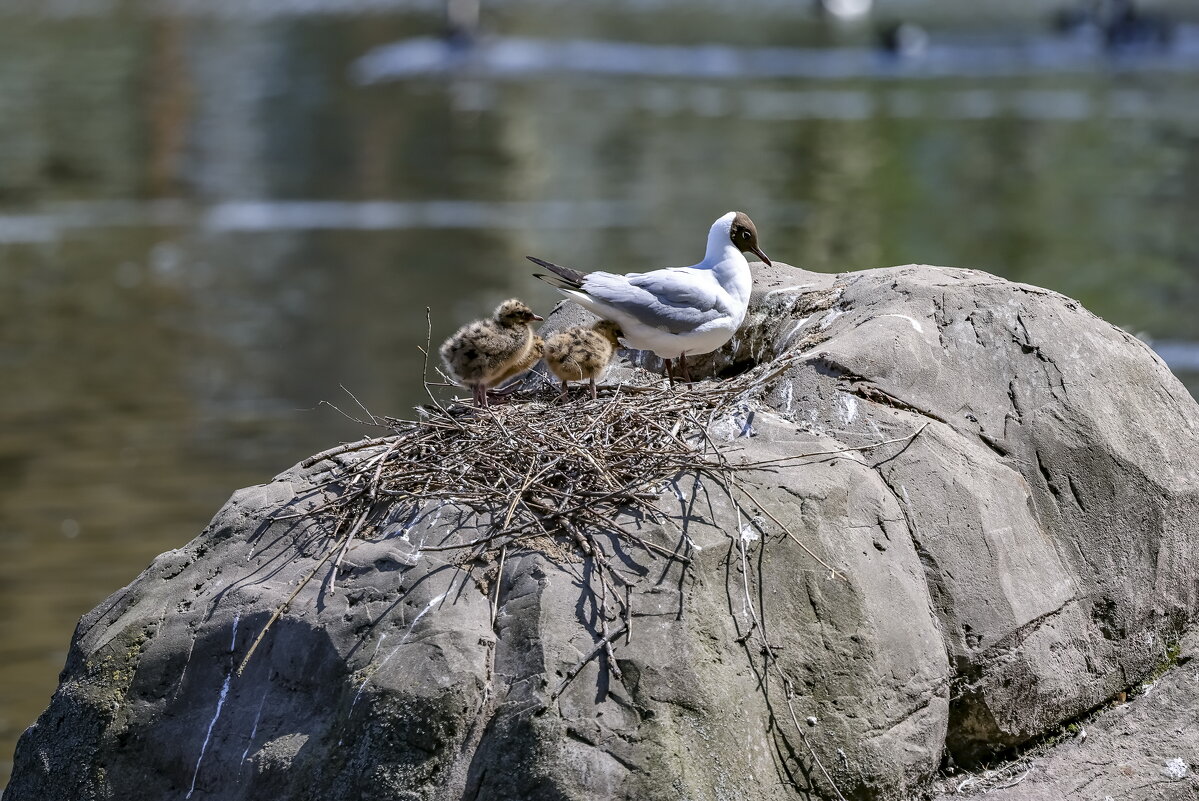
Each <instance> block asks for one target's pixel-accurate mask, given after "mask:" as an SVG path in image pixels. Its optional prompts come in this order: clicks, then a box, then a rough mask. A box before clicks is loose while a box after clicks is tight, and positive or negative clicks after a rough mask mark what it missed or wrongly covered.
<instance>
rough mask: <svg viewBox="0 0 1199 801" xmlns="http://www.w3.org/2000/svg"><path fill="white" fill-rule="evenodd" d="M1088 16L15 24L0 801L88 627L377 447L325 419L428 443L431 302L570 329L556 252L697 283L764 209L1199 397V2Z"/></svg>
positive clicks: (3, 451)
mask: <svg viewBox="0 0 1199 801" xmlns="http://www.w3.org/2000/svg"><path fill="white" fill-rule="evenodd" d="M459 1H460V0H455V2H459ZM469 5H470V4H469V2H468V3H467V4H466V6H465V8H466V12H467V15H468V16H469V11H470V8H469ZM1058 9H1059V6H1056V5H1054V4H1052V3H1049V2H1040V1H1037V0H1016V1H1014V2H1005V3H986V4H983V3H962V2H960V0H878V3H877V5H876V6H875V7H874V9H873V13H871V14H869V15H867V16H864V17H862V18H861V19H859V20H857V21H856V22H853V23H846V22H838V21H837V19H836V18H835V17H832V16H829V15H823V16H822V15H818V14H816V13H814V12H813V10H812V8H811V7H810V6H808V5H806V4H804V3H803V2H801V0H791V1H790V2H781V1H780V0H759V1H758V2H754V1H753V0H739V2H737V3H721V2H703V1H702V0H692V1H690V2H688V1H687V0H677V2H672V0H640V1H636V0H613V1H612V2H607V3H590V4H581V3H572V2H566V0H560V2H553V1H552V0H545V1H543V2H521V1H519V0H509V1H508V2H487V0H484V4H483V7H482V13H481V19H480V29H479V32H478V34H477V37H476V38H474V39H473V45H472V44H470V42H471V41H472V40H471V38H470V36H471V32H470V31H462V30H460V31H458V32H457V34H456V36H455V37H453V38H451V39H446V38H444V37H443V35H442V34H443V32H444V30H445V26H444V20H443V8H442V4H441V3H437V2H403V1H402V0H203V1H202V0H174V1H173V2H171V1H168V0H161V2H155V1H154V0H144V1H143V2H130V1H128V0H125V1H121V0H0V386H2V390H0V786H2V785H3V783H4V782H5V781H6V780H7V776H8V771H9V769H10V767H11V761H10V759H11V754H12V750H13V747H14V745H15V741H16V738H17V736H18V735H19V733H20V732H21V731H22V730H23V729H24V728H25V727H26V726H28V725H29V724H30V723H31V722H32V721H33V720H34V718H35V717H36V716H37V714H38V713H39V712H40V711H41V710H42V709H43V708H44V707H45V705H46V703H47V701H48V699H49V695H50V693H51V692H52V690H53V688H54V686H55V681H56V676H57V673H58V671H59V670H60V668H61V667H62V664H63V660H64V658H65V655H66V647H67V643H68V641H69V638H70V635H71V631H72V629H73V627H74V625H75V622H76V620H77V619H78V617H79V616H80V615H81V614H82V613H83V612H85V611H86V610H88V609H89V608H91V607H92V606H94V605H95V604H96V603H98V602H99V601H100V600H101V599H103V598H104V597H105V596H107V595H108V594H110V593H111V592H113V591H114V590H116V589H117V588H119V587H121V586H122V585H124V584H125V583H127V582H128V581H130V580H131V579H133V578H134V576H135V575H136V574H137V573H138V572H139V571H140V570H141V569H142V568H143V567H145V565H146V564H147V563H148V562H149V561H150V560H151V559H152V558H153V557H154V556H155V555H156V554H158V553H160V552H162V551H164V550H167V549H170V548H175V547H178V546H181V545H182V544H184V543H186V542H187V541H188V540H189V539H190V538H192V537H193V536H194V535H195V534H196V533H198V532H199V531H200V529H201V528H202V527H203V526H204V525H205V523H206V522H207V521H208V519H209V518H210V517H211V516H212V514H213V513H214V512H215V511H216V509H217V507H218V506H219V505H220V504H221V503H223V502H224V500H225V499H226V498H227V497H228V495H229V494H230V493H231V492H232V491H233V490H234V489H236V488H238V487H240V486H244V485H248V484H254V483H261V482H264V481H267V480H269V479H270V477H271V476H273V475H274V474H276V473H278V472H280V471H281V470H283V469H284V468H286V467H288V466H289V465H291V464H293V463H294V462H296V461H298V460H299V459H301V458H303V457H304V456H306V455H308V454H310V453H313V452H315V451H318V450H321V449H324V448H326V447H328V446H330V445H333V444H335V443H336V442H338V441H341V440H347V439H353V438H357V437H358V436H360V435H362V434H363V433H373V432H369V431H365V430H364V429H363V428H362V426H360V425H357V424H355V423H353V422H351V421H350V420H348V419H347V418H346V417H345V416H343V415H342V414H340V413H338V412H337V411H335V410H334V409H333V408H332V407H331V406H328V405H324V404H322V402H323V401H325V402H329V403H331V404H335V405H336V406H338V407H340V408H341V409H343V410H345V411H347V412H348V413H350V414H353V415H357V416H362V415H363V412H362V410H361V409H360V408H359V407H358V405H357V403H356V401H355V398H356V399H357V401H359V402H361V404H362V405H364V406H366V407H368V408H369V409H370V410H371V411H372V412H374V413H376V414H390V415H396V416H406V415H409V414H411V407H412V406H413V405H414V404H417V403H419V402H420V401H421V399H422V397H423V391H422V389H421V384H420V376H421V361H422V357H421V354H420V352H419V351H418V349H417V348H418V346H419V345H423V344H424V342H425V339H426V313H425V307H426V306H428V307H430V308H431V315H432V337H433V342H434V344H436V343H437V342H438V341H439V340H440V338H442V337H444V336H445V335H446V334H447V333H448V332H449V331H451V330H452V329H453V328H454V327H455V326H456V325H458V324H460V323H462V322H463V321H464V320H466V319H468V318H470V317H472V316H475V315H479V314H481V313H484V312H486V311H487V310H489V309H490V308H491V307H492V306H493V305H494V304H495V303H496V302H498V301H499V300H502V299H503V298H505V297H508V296H512V295H519V296H522V297H525V298H526V299H528V300H530V301H531V302H532V303H533V305H534V307H535V308H537V309H538V310H539V311H541V312H545V311H548V310H549V308H550V307H551V304H552V303H553V302H554V297H553V295H552V293H551V292H550V291H549V290H547V288H545V287H544V286H541V285H540V284H539V283H538V282H537V281H535V280H534V279H532V278H531V277H530V268H529V265H528V264H527V263H526V262H525V261H524V260H523V258H522V257H523V256H524V254H526V253H537V254H540V255H543V256H546V257H549V258H553V259H555V260H558V261H561V262H563V263H568V264H573V265H575V266H579V267H583V268H587V269H592V268H599V267H607V268H611V269H615V270H617V271H627V270H631V269H634V268H637V267H640V266H665V265H667V264H682V263H691V262H692V261H694V260H697V259H698V258H699V257H700V256H701V255H702V246H703V238H704V235H705V232H706V230H707V227H708V225H709V224H710V222H711V221H712V220H713V219H714V218H715V217H717V216H719V215H720V214H722V213H723V212H725V211H727V210H728V209H733V208H736V209H743V210H745V211H747V212H749V213H750V214H751V215H752V216H753V218H754V220H755V221H756V222H757V224H758V228H759V230H760V232H761V234H762V242H763V245H764V247H765V248H766V250H767V252H768V253H770V254H771V256H772V257H774V258H776V259H779V260H782V261H785V262H789V263H792V264H796V265H800V266H803V267H806V268H808V269H813V270H820V271H826V272H841V271H848V270H859V269H865V268H871V267H880V266H889V265H894V264H903V263H908V262H926V263H934V264H943V265H952V266H959V267H972V268H978V269H982V270H987V271H989V272H992V273H996V274H998V275H1002V276H1005V277H1007V278H1011V279H1014V280H1018V281H1026V282H1030V283H1034V284H1039V285H1042V286H1046V287H1050V288H1052V289H1055V290H1058V291H1061V292H1063V293H1065V294H1067V295H1071V296H1073V297H1076V298H1078V299H1079V300H1081V301H1082V302H1083V303H1084V304H1085V305H1086V306H1087V308H1089V309H1090V310H1092V311H1094V312H1095V313H1097V314H1099V315H1101V316H1103V317H1105V318H1106V319H1108V320H1110V321H1111V322H1113V323H1116V324H1117V325H1120V326H1122V327H1124V328H1126V329H1128V330H1129V331H1132V332H1133V333H1135V334H1137V335H1138V336H1141V337H1143V338H1145V339H1147V340H1151V341H1152V342H1153V344H1154V345H1155V347H1158V348H1159V352H1160V353H1161V354H1162V355H1163V357H1164V358H1166V359H1167V360H1168V361H1169V362H1170V363H1171V365H1172V366H1173V367H1174V368H1175V370H1176V372H1178V374H1179V376H1180V377H1181V378H1182V379H1183V380H1184V381H1185V382H1187V384H1188V386H1189V388H1190V390H1191V392H1192V394H1195V393H1197V392H1199V344H1196V343H1199V312H1197V309H1199V236H1197V230H1196V229H1197V223H1199V33H1197V31H1199V27H1196V26H1197V25H1199V10H1196V9H1194V8H1193V4H1187V3H1181V2H1180V3H1177V4H1173V5H1172V4H1170V3H1158V4H1152V5H1147V6H1146V9H1147V12H1146V13H1148V12H1153V13H1156V14H1160V15H1162V16H1161V17H1160V18H1153V17H1148V19H1149V20H1150V22H1154V20H1155V19H1157V20H1158V21H1160V20H1161V19H1166V20H1169V23H1168V26H1169V27H1168V31H1166V35H1159V34H1160V33H1162V30H1161V29H1156V28H1153V27H1152V25H1150V26H1149V27H1144V28H1141V29H1135V28H1134V29H1129V31H1130V32H1129V35H1128V36H1126V37H1125V39H1126V41H1124V40H1121V39H1120V37H1119V36H1113V35H1111V31H1104V30H1102V29H1100V28H1099V27H1096V26H1094V25H1090V26H1089V27H1088V24H1087V23H1086V22H1085V20H1084V22H1083V23H1082V24H1077V25H1075V24H1073V23H1071V22H1070V21H1069V20H1066V22H1065V23H1063V24H1064V25H1065V27H1067V28H1069V31H1068V32H1067V33H1062V32H1061V31H1058V30H1055V29H1054V27H1053V20H1054V13H1055V11H1056V10H1058ZM1188 13H1190V14H1192V15H1193V18H1188V16H1187V14H1188ZM901 21H906V22H908V23H909V24H908V25H906V26H904V27H897V26H896V25H895V23H898V22H901ZM1059 22H1061V20H1060V19H1059ZM1138 31H1139V32H1138ZM343 387H344V389H343ZM350 393H352V394H353V397H351V395H350Z"/></svg>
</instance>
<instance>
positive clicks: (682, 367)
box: [679, 353, 691, 384]
mask: <svg viewBox="0 0 1199 801" xmlns="http://www.w3.org/2000/svg"><path fill="white" fill-rule="evenodd" d="M685 355H686V354H684V353H680V354H679V375H681V376H682V377H683V380H684V381H686V382H687V383H688V384H690V383H691V373H690V372H689V371H688V370H687V360H686V359H684V358H683V357H684V356H685Z"/></svg>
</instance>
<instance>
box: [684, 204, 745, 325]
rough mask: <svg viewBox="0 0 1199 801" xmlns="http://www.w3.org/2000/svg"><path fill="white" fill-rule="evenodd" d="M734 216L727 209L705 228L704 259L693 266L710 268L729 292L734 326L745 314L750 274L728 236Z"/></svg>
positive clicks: (741, 255) (743, 256)
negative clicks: (706, 245) (706, 243)
mask: <svg viewBox="0 0 1199 801" xmlns="http://www.w3.org/2000/svg"><path fill="white" fill-rule="evenodd" d="M735 216H736V214H735V213H734V212H731V211H730V212H729V213H728V214H726V215H724V216H723V217H721V218H720V219H719V220H717V221H716V222H714V223H712V228H711V229H710V230H709V231H708V247H707V250H706V251H705V252H704V260H703V261H702V262H700V263H699V264H697V265H696V266H697V267H702V268H706V269H708V270H711V271H712V274H713V277H715V279H716V280H717V282H718V283H719V284H720V285H721V286H722V287H723V288H724V290H725V291H726V292H728V294H729V298H730V299H731V301H732V303H733V305H734V306H735V307H736V308H737V310H738V311H739V314H738V315H736V321H735V325H740V324H741V319H742V318H743V317H744V316H745V306H746V304H747V303H748V302H749V293H750V289H751V288H752V286H753V276H752V275H751V274H750V272H749V262H748V261H746V259H745V254H744V253H742V252H741V251H740V250H739V249H738V248H737V246H736V245H734V244H733V240H732V237H730V236H729V231H730V230H732V227H733V218H734V217H735Z"/></svg>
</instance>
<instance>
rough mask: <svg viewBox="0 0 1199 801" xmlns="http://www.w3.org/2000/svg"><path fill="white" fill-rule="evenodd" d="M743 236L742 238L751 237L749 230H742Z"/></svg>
mask: <svg viewBox="0 0 1199 801" xmlns="http://www.w3.org/2000/svg"><path fill="white" fill-rule="evenodd" d="M741 238H742V239H749V231H742V232H741Z"/></svg>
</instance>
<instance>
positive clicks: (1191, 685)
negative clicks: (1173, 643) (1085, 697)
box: [936, 633, 1199, 801]
mask: <svg viewBox="0 0 1199 801" xmlns="http://www.w3.org/2000/svg"><path fill="white" fill-rule="evenodd" d="M1197 656H1199V636H1196V635H1195V634H1194V633H1192V634H1191V635H1189V636H1188V637H1187V640H1186V641H1185V642H1184V643H1183V644H1182V648H1181V652H1180V653H1179V654H1178V657H1177V662H1178V665H1177V667H1174V668H1173V669H1171V670H1169V671H1167V672H1166V673H1164V674H1163V675H1162V676H1161V677H1160V678H1158V679H1156V680H1154V681H1151V682H1149V683H1147V684H1144V685H1141V686H1140V687H1137V688H1136V691H1137V695H1136V697H1134V698H1133V699H1132V700H1131V701H1129V702H1128V703H1126V704H1115V705H1113V706H1112V707H1111V708H1109V709H1105V710H1103V711H1101V712H1099V713H1097V714H1096V715H1095V716H1094V717H1093V718H1092V719H1089V720H1085V721H1080V722H1078V723H1076V724H1072V725H1071V727H1070V728H1071V731H1068V732H1066V733H1065V735H1066V736H1065V737H1064V739H1063V740H1062V741H1061V742H1060V743H1058V744H1056V745H1055V746H1054V747H1053V748H1052V749H1050V750H1048V752H1047V753H1044V754H1041V755H1038V756H1037V757H1036V758H1033V759H1029V760H1021V761H1020V763H1019V764H1016V765H1013V766H1011V768H1010V769H1008V770H1006V771H1004V775H1003V776H1002V778H996V780H994V781H987V780H986V778H987V777H985V776H977V775H964V776H958V777H953V778H950V779H946V780H945V781H944V782H942V785H943V788H944V790H943V793H942V794H939V795H937V797H936V799H937V801H951V799H961V798H963V797H969V796H972V795H975V794H985V795H986V797H987V798H988V799H994V801H1059V799H1062V798H1094V799H1099V801H1105V799H1112V801H1115V800H1116V799H1119V801H1196V799H1199V773H1197V771H1199V660H1197V659H1196V657H1197Z"/></svg>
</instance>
